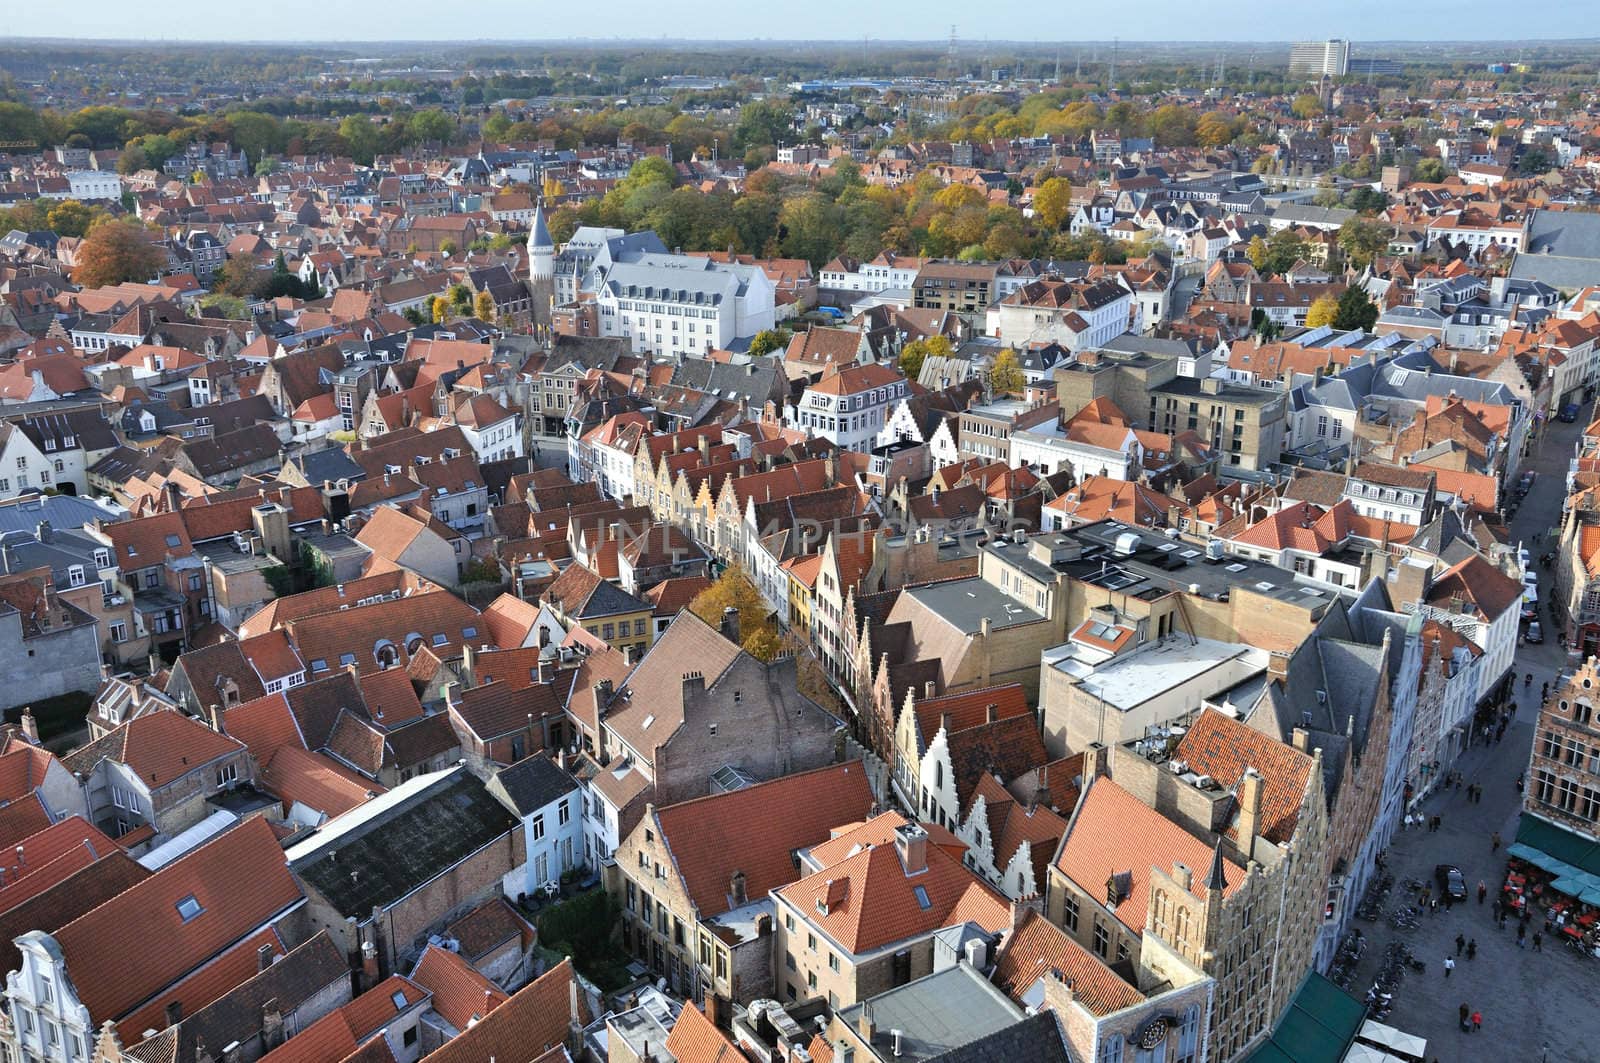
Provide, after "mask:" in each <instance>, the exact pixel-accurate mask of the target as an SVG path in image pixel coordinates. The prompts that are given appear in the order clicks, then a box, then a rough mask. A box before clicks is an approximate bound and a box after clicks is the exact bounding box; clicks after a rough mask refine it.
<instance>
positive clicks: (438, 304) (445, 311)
mask: <svg viewBox="0 0 1600 1063" xmlns="http://www.w3.org/2000/svg"><path fill="white" fill-rule="evenodd" d="M432 316H433V323H434V324H435V325H438V324H441V323H443V322H445V321H447V320H449V318H450V300H448V299H446V298H445V297H444V296H442V295H436V296H434V297H433V308H432Z"/></svg>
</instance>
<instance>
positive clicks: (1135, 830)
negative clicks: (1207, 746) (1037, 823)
mask: <svg viewBox="0 0 1600 1063" xmlns="http://www.w3.org/2000/svg"><path fill="white" fill-rule="evenodd" d="M1211 861H1212V848H1211V846H1209V845H1207V844H1206V843H1205V842H1203V841H1201V840H1200V839H1199V838H1196V837H1195V836H1194V835H1192V834H1190V833H1189V832H1188V831H1186V830H1184V829H1183V828H1182V827H1180V826H1178V825H1177V824H1176V823H1174V822H1172V821H1171V820H1170V819H1167V818H1166V817H1165V816H1163V815H1162V814H1161V813H1159V812H1157V811H1156V810H1155V809H1153V808H1150V807H1149V806H1148V805H1145V804H1144V803H1143V802H1141V801H1140V800H1139V799H1138V798H1136V797H1134V796H1133V795H1132V794H1130V793H1129V792H1128V791H1126V790H1124V789H1123V788H1122V787H1120V786H1118V785H1117V784H1116V783H1114V782H1112V781H1111V780H1110V779H1104V778H1096V779H1093V780H1091V781H1090V783H1089V786H1088V789H1087V790H1086V791H1085V793H1084V796H1083V799H1082V800H1081V801H1080V802H1079V803H1078V811H1077V814H1076V815H1075V816H1074V817H1073V819H1072V822H1071V826H1070V827H1069V828H1068V831H1067V840H1066V842H1065V844H1063V845H1062V847H1061V852H1060V854H1059V855H1058V856H1057V857H1056V861H1055V866H1056V868H1057V869H1058V870H1060V871H1061V872H1062V873H1063V874H1065V875H1066V876H1067V877H1068V878H1069V879H1071V880H1072V881H1073V882H1074V883H1076V884H1077V887H1078V888H1079V889H1080V890H1082V891H1083V892H1084V893H1086V894H1088V895H1089V896H1090V897H1093V898H1095V899H1096V900H1097V901H1100V902H1102V903H1103V902H1104V901H1105V900H1106V893H1107V891H1106V884H1107V882H1109V881H1110V879H1111V877H1112V876H1113V875H1118V874H1122V873H1128V874H1129V876H1130V878H1129V890H1128V893H1127V894H1126V896H1124V897H1123V898H1122V900H1121V901H1120V902H1118V903H1117V904H1116V905H1115V906H1111V908H1110V910H1111V913H1112V914H1113V915H1115V916H1116V917H1117V919H1119V920H1120V921H1121V922H1122V924H1123V925H1124V926H1126V927H1127V928H1128V929H1129V930H1131V931H1133V932H1134V933H1139V932H1140V931H1142V930H1143V929H1144V924H1145V919H1146V917H1147V916H1148V915H1149V902H1150V874H1151V868H1152V867H1154V868H1157V869H1159V870H1161V871H1162V872H1164V873H1166V874H1171V873H1172V866H1173V864H1178V863H1181V864H1184V865H1185V866H1187V867H1188V868H1189V870H1190V871H1191V872H1192V882H1191V889H1192V892H1193V893H1194V895H1195V896H1196V897H1199V898H1202V899H1203V898H1204V897H1205V895H1206V874H1207V872H1208V871H1209V870H1210V868H1211ZM1225 864H1226V868H1225V874H1226V877H1227V882H1228V886H1227V889H1225V890H1224V891H1223V893H1224V894H1225V895H1228V894H1232V893H1233V892H1234V891H1235V890H1237V889H1238V888H1239V886H1240V885H1241V884H1242V883H1243V882H1244V876H1245V872H1244V868H1243V867H1241V866H1239V864H1237V863H1235V862H1234V861H1233V860H1231V859H1227V860H1225Z"/></svg>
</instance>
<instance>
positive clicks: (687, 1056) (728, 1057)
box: [666, 1002, 745, 1063]
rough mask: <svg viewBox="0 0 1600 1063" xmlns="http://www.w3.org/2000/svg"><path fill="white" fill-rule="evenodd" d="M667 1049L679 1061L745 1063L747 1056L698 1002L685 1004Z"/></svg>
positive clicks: (693, 1062)
mask: <svg viewBox="0 0 1600 1063" xmlns="http://www.w3.org/2000/svg"><path fill="white" fill-rule="evenodd" d="M666 1048H667V1053H668V1054H669V1055H670V1056H671V1057H672V1058H673V1059H675V1060H677V1063H734V1061H736V1060H737V1061H738V1063H744V1061H745V1056H744V1054H743V1053H742V1052H740V1051H739V1050H738V1049H737V1048H735V1047H734V1046H733V1042H732V1041H730V1040H728V1038H727V1035H725V1034H724V1033H723V1032H722V1031H721V1030H719V1029H717V1027H716V1024H715V1023H713V1022H712V1021H711V1020H710V1019H708V1018H706V1017H705V1014H704V1013H703V1012H702V1011H701V1010H700V1009H699V1008H697V1007H695V1006H694V1004H693V1003H692V1002H691V1003H688V1004H685V1005H684V1006H683V1011H682V1012H681V1013H679V1015H678V1021H677V1022H675V1023H673V1024H672V1033H671V1034H670V1035H668V1037H667V1044H666Z"/></svg>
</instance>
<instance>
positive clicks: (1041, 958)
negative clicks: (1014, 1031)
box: [992, 911, 1145, 1016]
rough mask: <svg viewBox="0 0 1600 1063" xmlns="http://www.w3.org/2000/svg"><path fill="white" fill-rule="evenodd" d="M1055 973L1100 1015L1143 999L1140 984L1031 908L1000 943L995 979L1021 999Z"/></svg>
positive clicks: (1005, 990) (1078, 999)
mask: <svg viewBox="0 0 1600 1063" xmlns="http://www.w3.org/2000/svg"><path fill="white" fill-rule="evenodd" d="M1051 972H1054V973H1055V975H1056V976H1057V977H1059V978H1061V979H1063V980H1064V981H1065V982H1066V983H1067V984H1068V985H1070V986H1071V987H1072V998H1073V1000H1075V1001H1076V1002H1077V1003H1079V1004H1082V1005H1083V1006H1084V1007H1085V1008H1087V1009H1088V1010H1089V1012H1090V1013H1091V1014H1093V1015H1096V1016H1105V1015H1110V1014H1111V1013H1112V1012H1114V1011H1120V1010H1122V1009H1123V1008H1131V1007H1134V1006H1135V1005H1138V1004H1142V1003H1144V999H1145V998H1144V994H1143V993H1141V992H1139V990H1138V987H1136V986H1133V985H1129V984H1128V983H1127V982H1125V981H1123V979H1122V978H1121V976H1119V975H1118V974H1117V973H1116V972H1115V971H1113V970H1112V969H1111V968H1109V967H1107V966H1106V965H1105V964H1104V963H1102V962H1100V958H1099V957H1097V956H1096V955H1095V954H1094V953H1092V952H1090V951H1089V950H1088V949H1086V948H1084V947H1083V946H1082V945H1080V944H1078V943H1077V942H1076V941H1074V940H1073V939H1072V938H1071V937H1070V936H1068V934H1067V933H1066V931H1064V930H1062V929H1061V928H1060V927H1058V926H1056V925H1055V924H1053V923H1051V922H1050V920H1048V919H1046V918H1045V917H1044V916H1042V915H1040V914H1039V913H1038V912H1035V911H1029V912H1028V914H1027V915H1025V916H1023V917H1022V925H1021V926H1019V927H1018V928H1017V929H1016V931H1015V932H1013V933H1012V934H1011V936H1010V937H1008V938H1006V940H1005V943H1004V944H1003V945H1002V946H1001V948H1000V954H999V955H998V956H997V957H996V958H995V965H994V974H993V976H992V977H993V981H994V984H995V985H997V986H999V987H1000V989H1001V990H1002V991H1003V992H1004V993H1005V994H1006V995H1007V996H1009V997H1010V998H1011V999H1012V1000H1015V1001H1016V1002H1017V1003H1019V1004H1020V1003H1022V998H1023V996H1024V994H1026V993H1027V992H1028V990H1029V989H1031V988H1033V986H1034V984H1035V983H1036V982H1038V980H1039V979H1040V978H1042V977H1044V975H1046V974H1048V973H1051Z"/></svg>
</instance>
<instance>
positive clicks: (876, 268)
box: [817, 251, 924, 292]
mask: <svg viewBox="0 0 1600 1063" xmlns="http://www.w3.org/2000/svg"><path fill="white" fill-rule="evenodd" d="M923 261H924V260H923V259H920V258H912V257H910V256H908V255H897V254H895V253H894V252H893V251H884V252H882V253H880V254H879V255H878V257H877V258H875V259H873V260H872V261H871V262H858V261H856V260H855V259H853V258H848V257H845V256H840V257H839V258H836V259H834V260H833V261H831V262H829V263H828V264H827V265H826V266H823V267H822V269H821V271H820V272H818V274H817V284H818V285H819V286H820V287H823V288H832V289H834V290H835V291H845V292H882V291H887V290H889V289H890V288H910V287H911V286H912V284H913V283H914V282H915V281H916V279H917V274H918V273H919V272H920V271H921V270H922V264H923Z"/></svg>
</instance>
